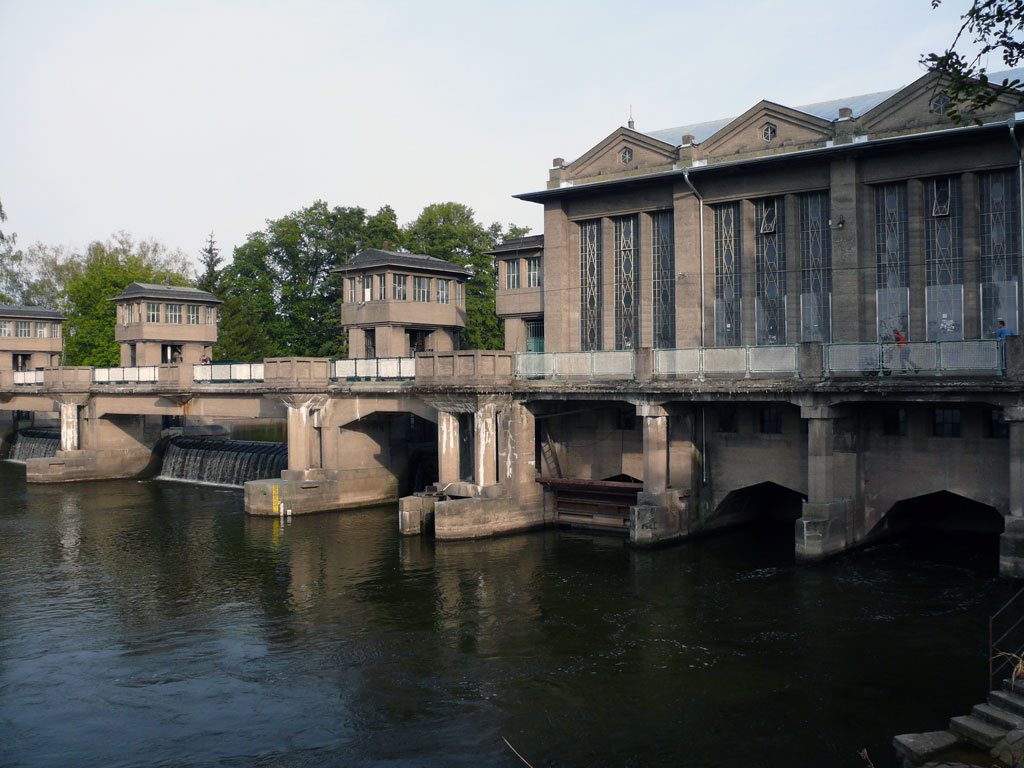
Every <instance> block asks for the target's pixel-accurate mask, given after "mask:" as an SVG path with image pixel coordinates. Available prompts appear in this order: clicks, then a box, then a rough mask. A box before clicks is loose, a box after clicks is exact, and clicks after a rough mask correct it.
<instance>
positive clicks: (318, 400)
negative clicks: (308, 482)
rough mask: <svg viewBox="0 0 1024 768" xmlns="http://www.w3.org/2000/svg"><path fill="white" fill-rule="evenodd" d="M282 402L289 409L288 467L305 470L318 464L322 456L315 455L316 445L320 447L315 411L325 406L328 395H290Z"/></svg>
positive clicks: (298, 470) (297, 470) (299, 470)
mask: <svg viewBox="0 0 1024 768" xmlns="http://www.w3.org/2000/svg"><path fill="white" fill-rule="evenodd" d="M282 402H283V403H284V405H285V407H286V408H287V410H288V417H287V424H288V469H289V470H292V471H296V472H304V471H305V470H307V469H309V468H311V467H313V466H318V465H319V463H320V457H319V455H317V456H314V455H313V449H314V447H318V442H317V441H316V440H315V438H316V437H317V435H316V430H315V427H316V426H317V425H316V424H314V419H313V411H315V410H318V409H320V408H323V406H324V404H325V403H326V402H327V396H326V395H289V396H287V397H284V398H282ZM318 453H319V451H318Z"/></svg>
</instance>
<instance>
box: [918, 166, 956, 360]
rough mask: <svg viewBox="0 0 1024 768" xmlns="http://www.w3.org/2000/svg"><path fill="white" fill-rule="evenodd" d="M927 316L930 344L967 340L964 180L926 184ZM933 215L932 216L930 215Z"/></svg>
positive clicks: (926, 324) (938, 181)
mask: <svg viewBox="0 0 1024 768" xmlns="http://www.w3.org/2000/svg"><path fill="white" fill-rule="evenodd" d="M924 210H925V212H926V215H925V220H924V246H925V314H926V323H925V327H926V332H927V338H928V340H929V341H953V340H959V339H962V338H963V337H964V275H963V272H964V254H963V223H962V205H961V200H960V179H959V178H951V177H944V178H941V179H929V180H928V181H926V182H925V183H924ZM929 214H930V215H929Z"/></svg>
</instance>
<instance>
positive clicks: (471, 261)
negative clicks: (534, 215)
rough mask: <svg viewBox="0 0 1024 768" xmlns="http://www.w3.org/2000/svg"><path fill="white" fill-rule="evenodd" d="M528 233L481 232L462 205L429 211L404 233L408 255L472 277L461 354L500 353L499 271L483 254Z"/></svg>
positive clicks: (502, 337) (432, 207) (502, 336)
mask: <svg viewBox="0 0 1024 768" xmlns="http://www.w3.org/2000/svg"><path fill="white" fill-rule="evenodd" d="M528 232H529V228H525V227H517V226H515V225H509V227H508V229H507V230H505V229H504V228H503V227H502V226H501V224H499V223H497V222H495V223H493V224H491V225H490V226H489V227H485V226H484V225H483V224H480V223H479V222H477V221H476V219H475V214H474V212H473V209H472V208H470V207H469V206H467V205H463V204H461V203H451V202H449V203H435V204H433V205H428V206H427V207H426V208H424V209H423V212H422V213H420V215H419V217H418V218H417V219H416V220H415V221H413V222H412V223H411V224H409V226H408V227H407V229H406V235H407V240H406V244H407V246H408V248H409V250H411V251H414V252H416V253H424V254H426V255H427V256H434V257H435V258H439V259H445V260H447V261H450V262H452V263H454V264H458V265H459V266H462V267H465V268H466V269H468V270H470V272H472V276H471V277H470V278H469V280H468V281H467V285H466V327H465V328H464V329H463V331H462V338H461V340H460V341H461V346H462V348H463V349H501V348H503V347H504V344H505V333H504V326H503V324H502V322H501V320H500V319H499V318H498V316H497V315H496V314H495V308H494V292H495V287H496V281H497V266H496V264H495V261H494V258H493V257H492V256H490V255H488V254H487V253H486V252H487V251H488V250H490V249H492V248H494V246H496V245H498V244H499V243H501V242H504V240H506V239H509V238H513V237H523V236H524V235H526V234H527V233H528Z"/></svg>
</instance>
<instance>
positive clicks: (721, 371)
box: [654, 344, 800, 378]
mask: <svg viewBox="0 0 1024 768" xmlns="http://www.w3.org/2000/svg"><path fill="white" fill-rule="evenodd" d="M752 374H774V375H777V376H787V377H799V376H800V346H799V345H798V344H785V345H776V346H764V347H690V348H684V349H656V350H654V375H655V376H695V377H697V378H703V377H704V376H708V375H711V376H743V377H744V378H747V377H749V376H751V375H752Z"/></svg>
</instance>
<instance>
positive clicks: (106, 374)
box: [92, 365, 159, 384]
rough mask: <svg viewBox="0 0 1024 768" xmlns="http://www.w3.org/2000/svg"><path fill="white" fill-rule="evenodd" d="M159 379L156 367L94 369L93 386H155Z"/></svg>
mask: <svg viewBox="0 0 1024 768" xmlns="http://www.w3.org/2000/svg"><path fill="white" fill-rule="evenodd" d="M158 377H159V374H158V369H157V366H155V365H139V366H134V367H128V368H123V367H121V368H93V369H92V381H93V384H153V383H155V382H156V381H157V380H158Z"/></svg>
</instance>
